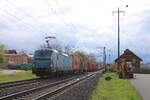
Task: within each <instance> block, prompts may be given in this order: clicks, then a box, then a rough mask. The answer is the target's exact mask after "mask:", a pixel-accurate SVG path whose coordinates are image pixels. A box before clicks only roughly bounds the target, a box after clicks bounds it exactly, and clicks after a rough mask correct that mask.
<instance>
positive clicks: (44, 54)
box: [34, 50, 52, 58]
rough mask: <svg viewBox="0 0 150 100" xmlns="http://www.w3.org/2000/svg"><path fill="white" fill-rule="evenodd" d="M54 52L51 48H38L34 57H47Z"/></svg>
mask: <svg viewBox="0 0 150 100" xmlns="http://www.w3.org/2000/svg"><path fill="white" fill-rule="evenodd" d="M51 54H52V51H50V50H37V51H35V54H34V57H35V58H47V57H50V56H51Z"/></svg>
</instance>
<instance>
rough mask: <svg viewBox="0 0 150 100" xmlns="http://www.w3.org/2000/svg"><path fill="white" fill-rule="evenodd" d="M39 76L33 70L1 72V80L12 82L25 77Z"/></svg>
mask: <svg viewBox="0 0 150 100" xmlns="http://www.w3.org/2000/svg"><path fill="white" fill-rule="evenodd" d="M32 78H37V76H36V75H33V74H32V72H31V71H22V72H16V73H13V74H10V75H4V74H0V82H11V81H18V80H25V79H32Z"/></svg>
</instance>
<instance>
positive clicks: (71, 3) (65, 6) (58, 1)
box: [0, 0, 150, 62]
mask: <svg viewBox="0 0 150 100" xmlns="http://www.w3.org/2000/svg"><path fill="white" fill-rule="evenodd" d="M47 2H48V4H47ZM48 5H49V6H48ZM126 5H128V6H129V7H128V8H126ZM118 7H119V8H120V10H123V11H125V15H124V14H123V13H122V14H120V26H121V32H120V33H121V53H122V52H123V51H124V50H125V49H127V48H128V49H131V50H132V51H133V52H135V53H136V54H137V55H139V56H140V57H141V58H142V59H143V60H144V62H148V61H149V60H150V59H149V56H150V49H149V47H150V46H149V43H150V39H149V36H150V33H149V31H150V27H149V23H150V21H149V19H150V18H149V17H150V1H148V0H0V35H1V36H0V42H1V43H4V44H6V47H7V48H8V49H17V50H21V49H25V50H27V51H34V50H35V49H37V48H38V47H39V45H41V44H43V43H44V37H45V36H46V35H45V33H47V35H52V36H56V37H57V40H55V41H58V42H59V43H61V44H62V45H68V44H69V45H74V46H76V47H78V48H79V49H80V50H83V49H84V50H86V51H88V52H89V53H90V52H94V51H95V49H94V48H96V47H99V46H100V47H103V46H106V48H107V49H111V55H112V60H113V59H114V58H115V57H116V56H117V14H114V15H113V14H112V11H116V10H117V9H118ZM64 21H65V22H64Z"/></svg>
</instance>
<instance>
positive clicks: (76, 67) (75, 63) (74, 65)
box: [71, 56, 80, 71]
mask: <svg viewBox="0 0 150 100" xmlns="http://www.w3.org/2000/svg"><path fill="white" fill-rule="evenodd" d="M71 57H72V59H73V62H72V69H73V71H79V70H80V58H79V57H77V56H71Z"/></svg>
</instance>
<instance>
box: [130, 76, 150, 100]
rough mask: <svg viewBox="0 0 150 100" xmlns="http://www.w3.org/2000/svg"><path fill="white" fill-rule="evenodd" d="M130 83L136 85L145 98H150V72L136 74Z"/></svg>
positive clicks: (145, 99)
mask: <svg viewBox="0 0 150 100" xmlns="http://www.w3.org/2000/svg"><path fill="white" fill-rule="evenodd" d="M134 76H135V78H134V79H130V83H131V84H132V85H133V86H134V87H135V89H136V90H137V91H138V93H139V94H140V95H141V97H142V98H143V100H150V74H135V75H134Z"/></svg>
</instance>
